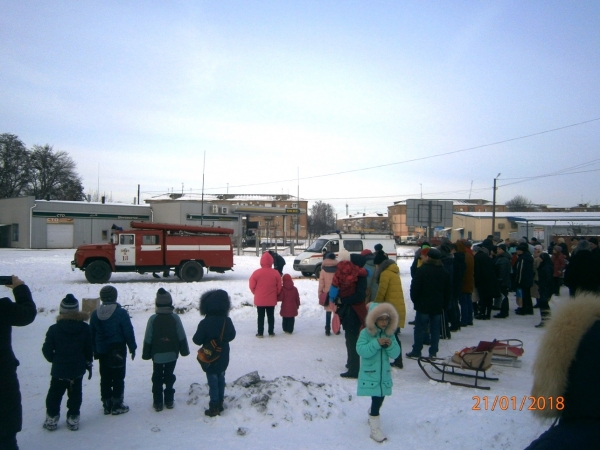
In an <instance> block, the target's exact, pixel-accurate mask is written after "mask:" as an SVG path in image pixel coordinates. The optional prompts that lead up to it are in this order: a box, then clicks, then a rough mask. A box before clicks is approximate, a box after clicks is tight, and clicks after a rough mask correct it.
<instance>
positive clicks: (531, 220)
mask: <svg viewBox="0 0 600 450" xmlns="http://www.w3.org/2000/svg"><path fill="white" fill-rule="evenodd" d="M495 228H496V229H495V230H494V231H495V232H496V233H495V235H496V236H499V237H500V238H501V239H506V238H521V237H523V236H526V237H527V238H529V239H531V238H532V237H536V238H537V239H538V240H539V241H540V242H542V243H547V242H549V241H550V240H551V239H552V237H553V236H591V235H593V236H597V235H600V212H497V213H496V217H495ZM490 234H492V213H491V212H476V213H473V212H455V213H454V216H453V220H452V230H451V236H450V239H451V240H452V241H455V240H457V239H461V238H465V239H471V240H474V241H480V240H483V239H485V238H486V237H487V236H488V235H490Z"/></svg>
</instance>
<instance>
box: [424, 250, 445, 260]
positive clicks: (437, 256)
mask: <svg viewBox="0 0 600 450" xmlns="http://www.w3.org/2000/svg"><path fill="white" fill-rule="evenodd" d="M427 256H428V257H429V258H431V259H440V258H441V257H442V254H441V252H440V251H439V250H438V249H437V248H430V249H429V251H428V252H427Z"/></svg>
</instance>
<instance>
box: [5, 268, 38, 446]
mask: <svg viewBox="0 0 600 450" xmlns="http://www.w3.org/2000/svg"><path fill="white" fill-rule="evenodd" d="M6 287H8V288H10V289H12V290H13V295H14V296H15V301H14V302H13V301H12V300H11V299H10V298H8V297H4V298H1V299H0V448H1V449H7V450H13V449H18V448H19V447H18V446H17V433H18V432H19V431H21V426H22V422H23V411H22V409H21V391H20V389H19V379H18V378H17V367H18V365H19V361H18V360H17V358H15V354H14V353H13V349H12V343H11V341H12V327H24V326H25V325H29V324H30V323H31V322H33V320H34V319H35V316H36V314H37V310H36V306H35V303H34V302H33V299H32V298H31V291H30V290H29V288H28V287H27V286H26V285H25V284H24V283H23V281H21V280H20V279H19V278H18V277H16V276H14V275H13V277H12V284H10V285H6Z"/></svg>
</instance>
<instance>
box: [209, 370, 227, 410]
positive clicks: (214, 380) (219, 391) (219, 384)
mask: <svg viewBox="0 0 600 450" xmlns="http://www.w3.org/2000/svg"><path fill="white" fill-rule="evenodd" d="M206 381H208V395H209V397H210V403H212V404H213V405H217V404H219V403H221V402H222V401H223V399H224V398H225V372H221V373H207V374H206Z"/></svg>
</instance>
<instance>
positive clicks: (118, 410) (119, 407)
mask: <svg viewBox="0 0 600 450" xmlns="http://www.w3.org/2000/svg"><path fill="white" fill-rule="evenodd" d="M126 412H129V406H127V405H125V404H123V398H113V399H112V415H113V416H118V415H119V414H125V413H126Z"/></svg>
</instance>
